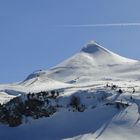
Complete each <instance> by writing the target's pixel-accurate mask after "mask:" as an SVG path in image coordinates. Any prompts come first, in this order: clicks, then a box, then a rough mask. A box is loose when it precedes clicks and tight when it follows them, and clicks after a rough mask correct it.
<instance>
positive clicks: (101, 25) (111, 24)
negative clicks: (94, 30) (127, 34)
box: [57, 22, 140, 28]
mask: <svg viewBox="0 0 140 140" xmlns="http://www.w3.org/2000/svg"><path fill="white" fill-rule="evenodd" d="M127 26H140V23H139V22H137V23H99V24H71V25H57V27H73V28H76V27H77V28H78V27H127Z"/></svg>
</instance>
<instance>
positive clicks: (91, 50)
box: [81, 40, 110, 53]
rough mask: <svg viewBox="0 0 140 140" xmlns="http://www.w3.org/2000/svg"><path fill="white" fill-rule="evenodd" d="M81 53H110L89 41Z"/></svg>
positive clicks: (94, 42)
mask: <svg viewBox="0 0 140 140" xmlns="http://www.w3.org/2000/svg"><path fill="white" fill-rule="evenodd" d="M81 51H82V52H86V53H97V52H98V53H99V52H110V51H109V50H107V49H105V48H104V47H102V46H101V45H100V44H98V43H97V42H96V41H93V40H92V41H90V42H88V43H87V44H86V45H85V46H84V47H83V48H82V50H81Z"/></svg>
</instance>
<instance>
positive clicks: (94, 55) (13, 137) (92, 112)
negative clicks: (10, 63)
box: [0, 41, 140, 140]
mask: <svg viewBox="0 0 140 140" xmlns="http://www.w3.org/2000/svg"><path fill="white" fill-rule="evenodd" d="M106 84H108V85H112V84H114V85H117V86H118V88H119V89H122V90H123V94H119V93H118V92H117V91H114V90H111V89H110V88H109V87H106ZM133 88H135V93H133V94H132V91H133ZM47 90H59V91H61V94H60V97H59V99H58V101H57V103H58V104H59V105H61V106H62V107H61V108H59V109H58V111H57V112H56V113H55V114H54V115H52V116H51V117H49V118H41V119H38V120H33V119H31V118H25V121H24V122H23V124H22V125H20V126H18V127H16V128H10V127H8V126H6V125H2V124H1V125H0V139H3V140H96V139H97V140H131V139H135V140H139V138H140V133H139V131H140V62H139V61H137V60H131V59H128V58H125V57H122V56H119V55H117V54H115V53H113V52H111V51H109V50H107V49H106V48H104V47H102V46H101V45H99V44H98V43H96V42H94V41H91V42H89V43H88V44H87V45H85V47H83V48H82V50H81V51H80V52H78V53H77V54H75V55H74V56H72V57H71V58H69V59H67V60H65V61H64V62H62V63H61V64H59V65H57V66H55V67H53V68H51V69H49V70H47V71H45V70H39V71H35V72H33V73H32V74H30V75H29V76H28V77H27V78H26V79H25V80H24V81H23V82H20V83H15V84H6V85H0V103H1V104H4V103H6V102H8V101H9V100H10V99H12V98H14V97H16V96H21V95H24V94H28V93H29V92H39V91H47ZM72 95H76V96H79V97H80V100H81V102H82V104H84V105H85V106H86V110H85V111H84V112H73V109H72V108H70V107H68V103H69V100H70V98H71V96H72ZM103 95H104V96H105V100H103V101H102V100H101V99H102V98H103ZM130 97H133V100H132V99H131V98H130ZM116 101H119V102H124V103H128V104H129V106H128V107H127V108H125V109H121V110H118V109H117V108H115V107H114V106H106V105H105V104H106V103H107V102H116Z"/></svg>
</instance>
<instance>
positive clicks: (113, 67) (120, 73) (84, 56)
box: [46, 41, 140, 83]
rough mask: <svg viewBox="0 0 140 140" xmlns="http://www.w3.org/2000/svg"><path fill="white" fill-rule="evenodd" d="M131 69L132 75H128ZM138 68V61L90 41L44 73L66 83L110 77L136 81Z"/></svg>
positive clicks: (139, 66)
mask: <svg viewBox="0 0 140 140" xmlns="http://www.w3.org/2000/svg"><path fill="white" fill-rule="evenodd" d="M136 67H137V69H135V68H136ZM132 68H134V70H133V71H135V72H134V73H133V72H132V71H131V73H130V70H131V69H132ZM139 68H140V63H139V62H138V61H135V60H131V59H127V58H124V57H121V56H119V55H117V54H115V53H113V52H111V51H109V50H107V49H105V48H103V47H102V46H100V45H99V44H97V43H96V42H93V41H91V42H89V43H88V44H87V45H86V46H85V47H84V48H82V50H81V51H80V52H79V53H77V54H75V55H74V56H72V57H71V58H69V59H67V60H66V61H64V62H62V63H61V64H59V65H57V66H56V67H54V68H52V69H51V70H49V71H48V72H46V75H47V76H48V77H51V78H53V79H55V80H60V81H62V82H68V83H70V82H71V81H74V80H75V82H82V81H86V80H87V79H91V80H92V81H93V80H101V79H105V78H110V77H112V78H128V79H137V78H140V77H139V76H138V73H139V72H140V69H139ZM64 77H65V78H64Z"/></svg>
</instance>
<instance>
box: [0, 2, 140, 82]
mask: <svg viewBox="0 0 140 140" xmlns="http://www.w3.org/2000/svg"><path fill="white" fill-rule="evenodd" d="M139 6H140V0H116V1H115V0H0V83H7V82H15V81H21V80H23V79H24V78H25V77H26V76H27V75H28V74H30V73H31V72H33V71H35V70H38V69H48V68H50V67H52V66H55V65H56V64H58V63H60V62H61V61H63V60H65V59H66V58H68V57H70V56H71V55H73V54H74V53H76V52H78V51H79V50H80V49H81V48H82V47H83V45H84V44H85V43H86V42H88V41H90V40H96V41H97V42H99V43H100V44H102V45H103V46H104V47H106V48H108V49H110V50H112V51H114V52H116V53H118V54H120V55H123V56H126V57H129V58H133V59H138V60H140V55H139V53H140V26H126V27H118V26H113V27H77V28H73V27H63V26H59V25H86V24H112V23H113V24H114V23H115V24H116V23H140V14H139V13H140V8H139Z"/></svg>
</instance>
